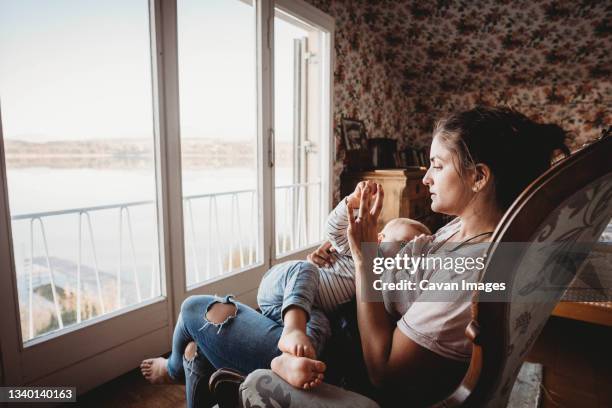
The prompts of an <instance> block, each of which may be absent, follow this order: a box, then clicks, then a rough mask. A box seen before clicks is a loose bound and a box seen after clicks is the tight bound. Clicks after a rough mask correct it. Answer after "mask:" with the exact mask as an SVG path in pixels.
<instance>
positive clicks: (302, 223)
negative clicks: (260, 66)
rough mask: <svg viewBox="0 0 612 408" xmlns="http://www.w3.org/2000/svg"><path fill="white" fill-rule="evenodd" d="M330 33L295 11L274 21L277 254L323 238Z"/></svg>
mask: <svg viewBox="0 0 612 408" xmlns="http://www.w3.org/2000/svg"><path fill="white" fill-rule="evenodd" d="M324 50H325V32H324V31H323V30H321V29H318V28H316V27H314V26H312V25H310V24H308V23H306V22H304V21H302V20H300V19H299V18H297V17H295V16H294V15H292V14H291V13H289V12H286V11H283V10H282V9H278V8H277V9H276V10H275V17H274V102H275V104H274V109H275V112H274V118H275V126H274V130H275V139H274V143H275V147H274V151H275V153H276V160H275V183H276V188H275V209H276V214H275V215H276V216H275V220H276V224H275V225H276V233H275V240H276V241H275V244H276V255H277V256H282V255H284V254H287V253H291V252H294V251H297V250H301V249H303V248H305V247H308V246H311V245H312V244H314V243H316V242H320V241H321V240H322V239H323V228H322V225H323V222H324V221H325V217H326V215H327V212H328V211H329V207H328V206H327V205H326V204H327V202H326V201H325V200H323V199H322V198H323V197H324V196H326V195H327V191H326V188H327V187H328V183H327V181H326V174H328V173H327V170H328V168H329V162H327V161H325V160H323V157H324V152H325V147H326V144H327V141H328V140H327V138H326V137H325V135H326V134H327V132H325V130H324V129H323V128H322V125H323V123H324V120H323V118H324V117H325V104H324V103H323V101H324V91H325V82H324V63H323V61H324V58H325V55H324V54H325V52H324Z"/></svg>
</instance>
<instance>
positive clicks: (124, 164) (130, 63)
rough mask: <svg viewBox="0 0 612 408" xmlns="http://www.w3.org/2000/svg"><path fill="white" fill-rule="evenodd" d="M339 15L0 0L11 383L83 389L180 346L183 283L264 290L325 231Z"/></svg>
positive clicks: (218, 289)
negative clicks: (271, 274)
mask: <svg viewBox="0 0 612 408" xmlns="http://www.w3.org/2000/svg"><path fill="white" fill-rule="evenodd" d="M333 30H334V25H333V19H331V18H330V17H328V16H326V15H325V14H323V13H321V12H320V11H318V10H317V9H315V8H314V7H312V6H309V5H307V4H306V3H304V2H301V1H276V2H272V1H263V0H207V1H196V0H168V1H165V0H150V1H147V0H135V1H130V2H125V1H121V0H109V1H103V2H102V1H100V2H80V1H70V0H53V1H48V2H38V1H33V0H19V1H17V0H14V1H13V0H10V1H4V2H2V3H0V271H1V272H0V307H2V310H3V317H2V320H1V321H0V328H1V334H0V346H1V347H0V350H1V352H2V355H1V356H0V357H1V361H2V366H1V368H2V373H1V374H2V376H1V378H2V382H3V383H4V384H10V385H22V384H43V385H60V384H61V385H73V386H76V387H77V392H78V393H82V392H85V391H87V390H88V389H90V388H92V387H94V386H96V385H98V384H101V383H103V382H105V381H108V380H109V379H111V378H114V377H116V376H117V375H119V374H121V373H123V372H126V371H128V370H130V369H133V368H135V367H136V366H137V365H138V362H139V361H140V360H141V359H142V358H145V357H147V356H152V355H159V354H163V353H166V352H168V351H169V350H170V340H171V336H172V330H173V327H174V323H175V321H176V316H177V315H178V311H179V310H180V309H179V308H180V304H181V302H182V301H183V300H184V299H185V297H187V296H189V295H192V294H204V293H205V294H215V293H217V294H225V293H233V294H234V295H236V296H237V297H238V299H239V300H241V301H243V302H245V303H249V304H252V305H254V302H255V296H256V291H257V286H258V284H259V281H260V279H261V276H262V275H263V273H265V271H266V270H267V269H268V268H269V267H270V266H271V265H272V264H274V263H277V262H280V261H282V260H285V259H289V258H296V257H303V256H305V254H306V253H307V252H308V251H310V250H312V249H313V248H314V247H315V246H316V245H318V244H319V243H320V241H321V240H322V239H323V236H322V231H323V229H322V223H323V222H324V219H325V215H326V214H327V212H328V211H329V209H330V201H331V193H330V192H331V184H332V183H331V182H330V180H331V176H330V171H331V162H332V157H333V152H332V143H330V140H331V137H332V136H331V135H332V129H331V120H330V118H331V108H330V101H331V95H332V94H331V92H332V90H331V81H330V75H331V67H332V61H331V52H330V51H331V50H332V49H333V44H332V38H333ZM83 373H87V375H83Z"/></svg>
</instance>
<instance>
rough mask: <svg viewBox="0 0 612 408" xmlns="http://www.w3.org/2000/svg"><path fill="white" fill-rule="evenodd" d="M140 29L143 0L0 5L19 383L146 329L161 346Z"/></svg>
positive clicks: (161, 301) (150, 118) (152, 159)
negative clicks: (16, 307) (18, 349)
mask: <svg viewBox="0 0 612 408" xmlns="http://www.w3.org/2000/svg"><path fill="white" fill-rule="evenodd" d="M150 33H151V28H150V14H149V2H148V1H147V0H137V1H130V2H124V1H121V0H110V1H105V2H81V1H69V0H54V1H45V2H40V1H33V0H18V1H17V0H8V1H3V2H1V3H0V55H1V57H0V110H1V112H2V117H1V119H2V121H1V127H2V133H1V137H2V138H1V139H0V142H2V143H3V146H2V147H3V151H4V163H5V169H6V174H5V175H3V176H5V177H3V182H4V179H5V180H6V192H5V194H6V196H7V197H6V198H8V206H9V211H8V213H9V214H10V230H11V241H12V254H11V259H12V261H13V263H12V268H14V271H13V273H14V286H15V292H16V294H17V303H18V305H17V306H18V319H19V323H20V324H19V326H20V333H19V338H20V341H21V344H20V345H19V348H20V349H21V350H22V351H23V353H22V354H21V356H22V368H23V373H22V374H23V378H24V379H25V380H27V381H30V380H33V379H35V378H40V377H44V376H45V375H47V374H50V373H52V372H53V371H56V370H59V369H60V368H62V367H66V366H69V365H70V364H75V363H76V362H77V361H83V360H84V359H86V358H88V357H90V356H92V355H95V354H97V353H99V352H100V350H104V349H109V348H112V347H114V346H116V345H118V344H121V343H122V342H126V341H129V340H132V339H135V338H138V337H139V336H140V335H141V334H144V333H147V332H148V333H151V334H152V335H151V338H150V342H149V345H150V346H151V347H152V348H154V349H155V348H159V349H163V348H165V347H167V344H168V337H167V333H168V326H169V325H168V317H169V313H170V310H169V309H168V308H167V304H166V302H165V298H164V297H163V295H164V293H165V284H164V283H162V280H161V277H162V275H163V274H162V273H163V268H162V267H161V262H160V253H161V252H163V245H160V240H159V236H160V229H159V228H158V219H159V213H160V211H161V205H160V202H159V201H158V196H159V194H158V183H157V169H158V166H159V163H158V160H157V155H156V140H157V135H156V131H155V126H154V111H153V106H154V103H153V85H152V84H153V83H154V78H153V75H152V72H153V70H152V55H154V54H153V53H152V52H151V36H150ZM3 232H4V231H3ZM154 316H156V317H155V318H154ZM145 321H146V324H145V323H143V322H145ZM93 323H98V325H93ZM102 328H104V333H105V335H104V336H100V330H102ZM156 330H161V331H158V332H156ZM153 333H156V334H153ZM85 344H87V345H88V346H90V347H85V346H84V345H85ZM94 377H95V376H94Z"/></svg>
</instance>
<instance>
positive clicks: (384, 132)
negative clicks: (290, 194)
mask: <svg viewBox="0 0 612 408" xmlns="http://www.w3.org/2000/svg"><path fill="white" fill-rule="evenodd" d="M309 1H310V3H312V4H313V5H315V6H316V7H318V8H320V9H321V10H323V11H325V12H326V13H328V14H330V15H331V16H333V17H334V18H335V19H336V37H335V48H336V49H335V52H336V67H335V73H334V79H335V82H334V87H335V101H334V104H335V115H334V121H335V126H336V128H337V130H336V145H337V147H338V162H337V164H336V169H335V170H336V174H339V173H340V172H341V170H342V168H343V166H342V159H343V157H344V154H343V151H342V147H341V144H340V131H339V124H340V118H341V117H342V116H349V117H356V118H359V119H362V120H364V121H365V123H366V127H367V130H368V134H369V137H392V138H396V139H398V140H399V141H400V143H399V144H400V147H401V146H412V145H414V146H419V147H420V146H426V145H428V144H429V142H430V140H431V129H432V125H433V122H434V121H435V120H436V119H437V118H439V117H441V116H443V115H444V114H445V113H448V112H451V111H455V110H463V109H468V108H470V107H472V106H474V105H475V104H476V103H488V104H510V105H512V106H513V107H515V108H517V109H518V110H520V111H522V112H523V113H525V114H527V115H528V116H530V117H532V118H534V119H538V120H541V121H547V122H555V123H558V124H560V125H561V126H563V127H564V128H566V129H567V130H570V131H572V132H573V133H574V136H573V139H572V141H571V146H572V147H573V148H576V147H578V146H580V145H581V144H582V143H584V141H586V140H589V139H592V138H594V137H596V136H597V135H598V134H599V133H600V129H601V128H602V127H604V126H610V124H611V123H612V107H611V105H612V79H611V75H610V74H611V67H612V56H611V55H612V54H611V50H612V39H611V22H612V2H611V1H609V0H604V1H597V0H582V1H581V0H562V1H553V0H529V1H511V0H503V1H493V0H478V1H450V0H438V1H419V0H415V1H400V0H309Z"/></svg>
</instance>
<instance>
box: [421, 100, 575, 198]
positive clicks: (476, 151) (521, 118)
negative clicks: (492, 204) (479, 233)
mask: <svg viewBox="0 0 612 408" xmlns="http://www.w3.org/2000/svg"><path fill="white" fill-rule="evenodd" d="M433 134H434V137H436V136H437V137H438V138H439V140H440V141H441V142H442V143H443V144H444V145H445V146H446V147H447V148H448V149H450V150H451V152H453V154H454V156H455V159H456V160H457V162H458V167H459V168H458V171H459V174H461V175H463V174H464V173H465V171H466V170H469V169H472V168H474V166H475V165H476V164H478V163H482V164H486V165H487V166H489V168H490V169H491V172H492V173H493V182H494V187H495V197H496V199H497V204H498V205H499V207H500V208H501V209H502V210H506V209H507V208H508V207H509V206H510V204H512V202H513V201H514V200H515V199H516V197H517V196H518V195H519V194H520V193H521V191H523V190H524V189H525V187H527V185H529V183H531V182H532V181H533V180H534V179H535V178H537V177H538V176H539V175H540V174H542V173H543V172H544V171H546V170H547V169H548V168H549V167H550V165H551V161H552V159H553V155H554V153H555V152H559V151H561V152H562V153H563V154H564V155H566V156H567V155H569V149H568V148H567V146H566V145H565V139H566V138H567V133H566V132H565V131H564V130H563V129H562V128H561V127H559V126H557V125H554V124H540V123H537V122H534V121H532V120H530V119H529V118H527V117H526V116H525V115H523V114H522V113H519V112H517V111H516V110H513V109H511V108H507V107H487V106H478V107H476V108H474V109H471V110H469V111H465V112H461V113H457V114H453V115H451V116H449V117H448V118H446V119H443V120H440V121H439V122H438V123H436V126H435V128H434V133H433Z"/></svg>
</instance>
